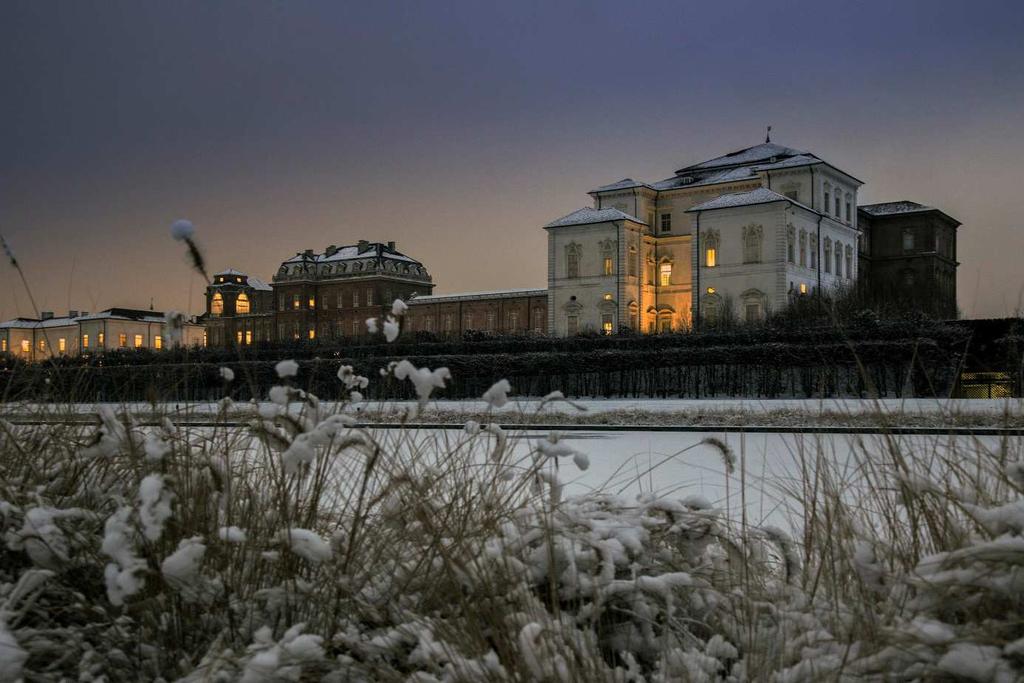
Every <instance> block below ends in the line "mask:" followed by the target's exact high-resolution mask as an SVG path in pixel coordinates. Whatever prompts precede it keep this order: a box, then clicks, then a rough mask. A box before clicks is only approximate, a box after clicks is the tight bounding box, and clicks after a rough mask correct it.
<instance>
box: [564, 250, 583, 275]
mask: <svg viewBox="0 0 1024 683" xmlns="http://www.w3.org/2000/svg"><path fill="white" fill-rule="evenodd" d="M580 251H581V247H580V245H578V244H576V243H575V242H574V243H572V244H569V245H566V247H565V276H566V277H570V278H577V277H579V276H580Z"/></svg>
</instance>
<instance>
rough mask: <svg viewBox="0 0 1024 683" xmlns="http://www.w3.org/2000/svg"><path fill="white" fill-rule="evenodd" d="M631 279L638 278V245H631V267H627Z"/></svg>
mask: <svg viewBox="0 0 1024 683" xmlns="http://www.w3.org/2000/svg"><path fill="white" fill-rule="evenodd" d="M627 271H628V272H629V276H630V277H636V245H635V244H631V245H629V265H628V267H627Z"/></svg>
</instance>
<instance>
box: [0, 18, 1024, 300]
mask: <svg viewBox="0 0 1024 683" xmlns="http://www.w3.org/2000/svg"><path fill="white" fill-rule="evenodd" d="M0 92H2V99H0V233H2V234H3V235H4V236H5V237H6V239H7V241H8V242H9V243H10V245H11V247H12V249H13V250H14V252H15V254H16V256H17V257H18V259H19V260H20V262H21V265H22V266H23V268H24V270H25V273H26V276H27V278H28V280H29V283H30V285H31V288H32V291H33V293H34V295H35V298H36V301H37V303H38V304H39V307H40V308H41V309H46V310H55V311H57V312H58V313H60V312H65V311H67V310H68V309H69V308H73V309H86V310H93V311H95V310H98V309H100V308H106V307H110V306H131V307H148V306H149V303H150V300H151V299H152V300H153V303H154V305H155V307H156V308H157V309H167V308H178V309H186V308H187V309H188V310H189V311H190V312H192V313H199V312H201V310H202V303H201V302H202V297H201V293H202V289H203V283H202V282H201V280H200V279H199V278H198V276H194V275H193V274H192V273H191V271H190V269H189V267H188V265H187V263H186V261H185V257H184V250H183V249H182V246H181V245H180V244H178V243H176V242H174V241H172V239H171V238H170V226H171V223H172V222H173V221H174V220H175V219H177V218H188V219H190V220H192V221H193V222H194V223H195V225H196V228H197V236H198V241H199V243H200V245H201V246H202V248H203V250H204V253H205V255H206V258H207V261H208V264H209V266H210V269H211V271H213V270H219V269H223V268H227V267H234V268H237V269H239V270H242V271H245V272H247V273H249V274H251V275H255V276H258V277H261V278H263V279H266V280H269V279H270V277H271V276H272V275H273V273H274V272H275V270H276V268H277V265H278V264H279V263H280V261H282V260H283V259H285V258H288V257H289V256H292V255H294V254H295V252H297V251H301V250H303V249H306V248H312V249H315V250H317V251H322V250H323V249H324V247H326V246H327V245H329V244H332V243H333V244H347V243H354V242H356V241H357V240H359V239H368V240H377V241H387V240H396V241H397V242H398V247H399V249H400V250H402V251H403V252H405V253H407V254H409V255H411V256H413V257H414V258H417V259H419V260H421V261H423V262H424V263H425V264H426V266H427V267H428V268H429V270H430V272H431V273H432V274H433V276H434V281H435V283H436V284H437V289H436V290H435V291H436V292H437V293H449V292H458V291H466V290H481V289H498V288H505V287H530V286H537V287H543V286H545V284H546V235H545V232H544V231H543V230H542V226H543V225H544V224H545V223H547V222H549V221H551V220H552V219H554V218H557V217H559V216H562V215H564V214H567V213H569V212H570V211H572V210H574V209H577V208H579V207H581V206H585V205H588V204H589V203H590V198H589V197H588V196H587V195H586V192H587V191H588V190H591V189H593V188H594V187H596V186H598V185H601V184H605V183H609V182H613V181H616V180H619V179H620V178H623V177H626V176H630V177H633V178H638V179H642V180H649V181H654V180H660V179H663V178H666V177H668V176H670V175H671V174H672V172H673V170H675V169H677V168H680V167H681V166H684V165H686V164H689V163H695V162H698V161H701V160H704V159H708V158H711V157H715V156H718V155H720V154H723V153H725V152H728V151H731V150H734V149H738V148H741V147H746V146H750V145H754V144H757V143H758V142H761V141H763V139H764V128H765V125H767V124H771V125H772V126H773V132H772V138H773V140H774V141H776V142H779V143H782V144H785V145H789V146H792V147H797V148H801V149H807V150H810V151H812V152H814V153H815V154H817V155H818V156H820V157H822V158H824V159H826V160H828V161H829V162H831V163H833V164H834V165H836V166H837V167H839V168H841V169H843V170H844V171H847V172H849V173H851V174H852V175H854V176H856V177H858V178H860V179H862V180H864V181H865V183H866V184H865V185H864V187H863V188H861V202H862V203H869V202H876V201H885V200H895V199H910V200H914V201H918V202H921V203H924V204H930V205H933V206H937V207H939V208H941V209H942V210H943V211H946V212H947V213H949V214H951V215H952V216H954V217H956V218H958V219H959V220H960V221H962V222H963V227H962V228H961V229H960V236H959V256H960V261H961V266H960V272H959V304H960V308H961V309H962V311H963V314H964V315H965V316H967V317H979V316H996V315H1006V314H1011V313H1013V312H1014V310H1015V309H1018V308H1019V307H1020V306H1021V296H1022V288H1024V264H1022V260H1024V189H1022V188H1021V185H1022V178H1024V131H1022V128H1024V2H1020V0H1015V1H1005V2H985V1H979V0H972V1H970V2H943V1H941V0H931V1H928V2H896V1H894V0H888V1H885V2H785V1H783V0H776V1H775V2H764V1H763V0H760V1H758V2H739V1H732V2H719V3H696V2H686V1H682V0H675V1H672V2H622V1H621V0H618V1H616V2H504V3H491V2H480V1H478V0H477V1H472V2H443V3H441V2H437V3H434V2H408V3H397V2H359V3H355V2H352V3H341V2H216V3H214V2H103V3H80V2H71V1H65V2H43V1H40V0H28V1H25V2H18V1H13V0H5V1H4V2H3V3H2V4H0ZM15 315H32V309H31V306H30V305H29V303H28V300H27V297H26V295H25V290H24V288H23V287H22V285H21V283H20V280H19V278H18V276H17V274H16V273H15V272H14V271H13V269H12V268H10V267H9V265H8V264H7V263H3V264H0V319H6V318H10V317H13V316H15Z"/></svg>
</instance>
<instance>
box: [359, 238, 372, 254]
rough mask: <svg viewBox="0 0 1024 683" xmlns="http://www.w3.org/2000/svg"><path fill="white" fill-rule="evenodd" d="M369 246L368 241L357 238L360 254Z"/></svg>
mask: <svg viewBox="0 0 1024 683" xmlns="http://www.w3.org/2000/svg"><path fill="white" fill-rule="evenodd" d="M369 248H370V243H369V242H368V241H366V240H359V253H360V254H362V253H363V252H364V251H366V250H367V249H369Z"/></svg>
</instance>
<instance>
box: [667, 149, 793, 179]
mask: <svg viewBox="0 0 1024 683" xmlns="http://www.w3.org/2000/svg"><path fill="white" fill-rule="evenodd" d="M798 154H806V152H804V151H803V150H799V149H793V148H792V147H785V146H783V145H777V144H775V143H774V142H765V143H762V144H760V145H754V146H753V147H746V148H744V149H740V150H736V151H735V152H729V153H728V154H724V155H722V156H720V157H715V158H714V159H709V160H707V161H702V162H700V163H699V164H693V165H692V166H685V167H683V168H681V169H679V170H678V171H676V173H679V174H685V173H686V172H687V171H695V170H706V169H709V168H726V167H731V166H749V165H750V164H756V163H757V162H759V161H760V162H764V161H769V160H771V159H772V158H773V157H775V158H788V157H793V156H797V155H798Z"/></svg>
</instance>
